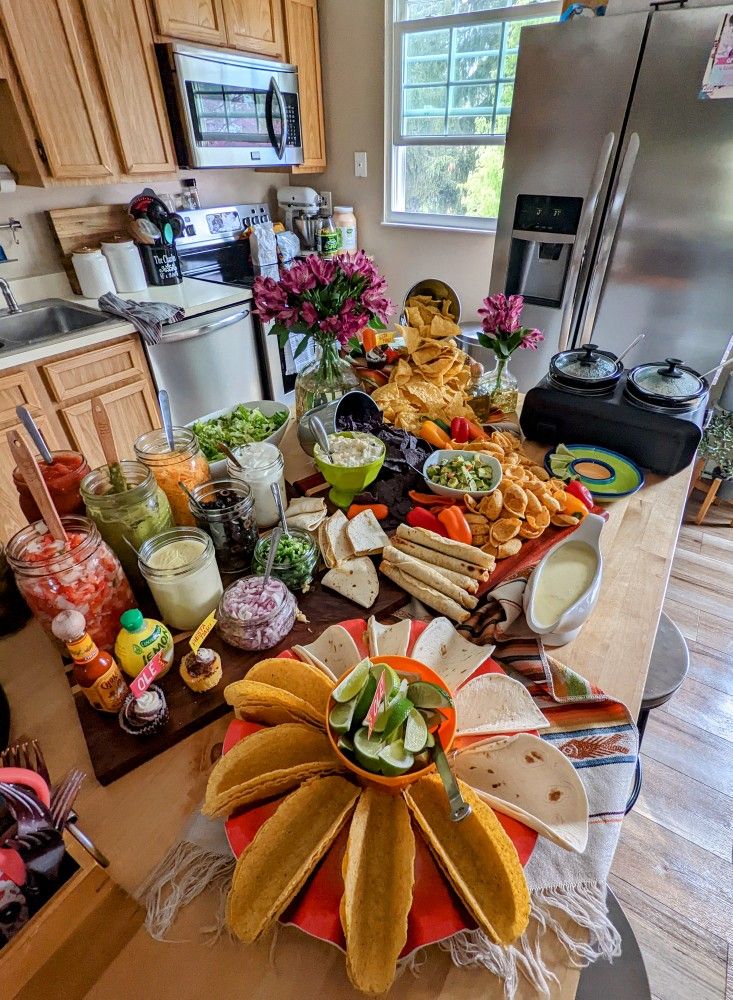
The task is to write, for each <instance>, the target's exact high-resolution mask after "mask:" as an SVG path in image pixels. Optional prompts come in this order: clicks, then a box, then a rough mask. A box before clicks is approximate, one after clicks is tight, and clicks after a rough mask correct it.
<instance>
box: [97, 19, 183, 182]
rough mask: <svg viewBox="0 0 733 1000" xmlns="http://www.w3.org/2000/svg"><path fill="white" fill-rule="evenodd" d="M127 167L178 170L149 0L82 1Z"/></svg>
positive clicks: (147, 171)
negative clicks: (155, 47) (161, 82)
mask: <svg viewBox="0 0 733 1000" xmlns="http://www.w3.org/2000/svg"><path fill="white" fill-rule="evenodd" d="M82 4H83V8H84V13H85V14H86V18H87V22H88V24H89V32H90V34H91V37H92V43H93V45H94V51H95V53H96V56H97V62H98V64H99V73H100V76H101V78H102V82H103V84H104V90H105V94H106V96H107V101H108V103H109V106H110V109H111V112H112V123H113V126H114V131H115V135H116V138H117V143H118V146H119V154H120V160H121V165H122V172H123V173H126V174H151V173H163V172H171V171H173V170H175V169H176V161H175V156H174V153H173V144H172V142H171V137H170V132H169V130H168V119H167V116H166V113H165V104H164V101H163V91H162V89H161V84H160V77H159V76H158V67H157V65H156V62H155V53H154V50H153V35H152V31H151V28H150V21H149V19H148V12H147V9H146V7H145V0H82Z"/></svg>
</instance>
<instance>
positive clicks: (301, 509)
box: [285, 497, 326, 519]
mask: <svg viewBox="0 0 733 1000" xmlns="http://www.w3.org/2000/svg"><path fill="white" fill-rule="evenodd" d="M325 513H326V501H325V500H324V499H323V498H322V497H294V498H293V499H292V500H291V501H290V503H289V504H288V506H287V508H286V510H285V518H286V519H289V518H290V515H291V514H325Z"/></svg>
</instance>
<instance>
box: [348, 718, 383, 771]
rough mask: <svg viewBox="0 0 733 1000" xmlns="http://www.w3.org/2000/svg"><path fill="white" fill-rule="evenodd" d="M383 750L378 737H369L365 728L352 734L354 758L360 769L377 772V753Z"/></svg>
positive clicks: (378, 762) (378, 766) (378, 764)
mask: <svg viewBox="0 0 733 1000" xmlns="http://www.w3.org/2000/svg"><path fill="white" fill-rule="evenodd" d="M382 749H384V743H383V742H382V740H381V739H380V737H378V736H372V737H371V738H370V737H369V732H368V730H367V728H366V726H362V728H361V729H357V730H356V732H355V733H354V756H355V757H356V761H357V763H358V764H359V765H360V767H363V768H364V770H366V771H375V772H376V771H379V769H380V760H379V751H380V750H382Z"/></svg>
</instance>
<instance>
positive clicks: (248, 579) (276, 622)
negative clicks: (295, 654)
mask: <svg viewBox="0 0 733 1000" xmlns="http://www.w3.org/2000/svg"><path fill="white" fill-rule="evenodd" d="M296 610H297V605H296V602H295V598H294V597H293V595H292V594H291V593H290V591H289V590H288V588H287V587H286V586H285V584H284V583H283V582H282V580H278V579H277V578H276V577H274V576H271V577H270V579H269V580H268V581H267V583H265V579H264V577H262V576H243V577H242V578H241V579H240V580H235V581H234V583H230V584H229V586H228V587H227V589H226V590H225V591H224V593H223V594H222V596H221V600H220V601H219V610H218V611H217V620H218V625H217V627H218V629H219V634H220V635H221V637H222V639H223V640H224V641H225V642H228V643H229V645H230V646H236V647H237V648H238V649H253V650H257V649H272V647H273V646H276V645H277V644H278V643H279V642H280V641H281V640H282V639H284V638H285V636H286V635H287V634H288V633H289V632H290V630H291V629H292V627H293V624H294V623H295V612H296Z"/></svg>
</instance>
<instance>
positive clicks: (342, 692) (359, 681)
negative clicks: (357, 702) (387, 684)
mask: <svg viewBox="0 0 733 1000" xmlns="http://www.w3.org/2000/svg"><path fill="white" fill-rule="evenodd" d="M371 665H372V664H371V660H369V659H368V658H364V659H363V660H360V661H359V663H357V664H356V666H355V667H354V669H353V670H350V671H349V673H348V674H347V675H346V677H344V679H343V680H342V681H341V683H340V684H339V685H338V686H337V687H336V688H335V689H334V692H333V700H334V701H340V702H344V701H351V699H352V698H355V697H356V696H357V695H358V694H360V693H361V689H362V688H363V687H364V685H365V683H366V680H367V677H368V676H369V668H370V667H371Z"/></svg>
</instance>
